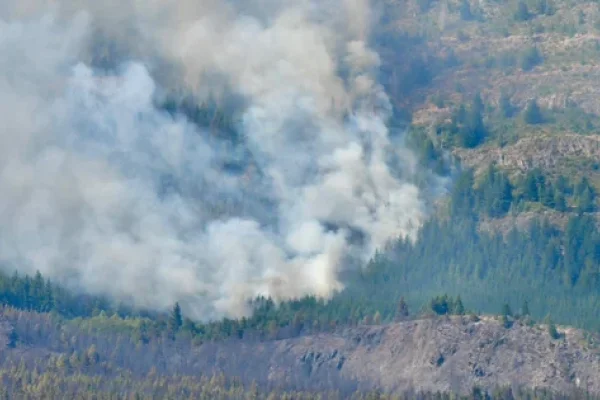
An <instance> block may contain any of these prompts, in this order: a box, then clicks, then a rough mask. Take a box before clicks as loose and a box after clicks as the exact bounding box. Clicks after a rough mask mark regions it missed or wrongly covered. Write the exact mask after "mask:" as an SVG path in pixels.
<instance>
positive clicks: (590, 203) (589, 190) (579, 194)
mask: <svg viewBox="0 0 600 400" xmlns="http://www.w3.org/2000/svg"><path fill="white" fill-rule="evenodd" d="M575 196H576V198H577V210H578V211H579V212H592V211H594V210H595V209H596V190H595V189H594V187H593V186H592V185H591V184H590V182H589V180H588V179H587V178H586V177H583V178H582V179H581V181H579V183H578V184H577V185H576V187H575Z"/></svg>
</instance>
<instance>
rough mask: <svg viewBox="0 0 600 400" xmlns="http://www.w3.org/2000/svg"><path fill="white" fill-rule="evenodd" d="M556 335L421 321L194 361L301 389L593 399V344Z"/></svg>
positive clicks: (598, 357) (202, 352)
mask: <svg viewBox="0 0 600 400" xmlns="http://www.w3.org/2000/svg"><path fill="white" fill-rule="evenodd" d="M559 332H561V338H559V339H552V338H551V337H550V335H549V333H548V332H547V330H546V328H545V327H544V326H527V325H525V324H523V323H521V322H518V321H516V322H514V323H513V325H512V326H511V327H510V328H506V327H505V326H503V325H502V324H501V323H500V321H499V320H497V319H495V318H490V317H484V318H482V319H481V320H479V321H473V320H471V319H470V318H468V317H452V318H438V319H424V320H417V321H407V322H402V323H397V324H392V325H385V326H362V327H356V328H348V329H345V330H343V331H340V332H338V333H335V334H318V335H314V336H305V337H301V338H294V339H286V340H279V341H273V342H267V343H261V344H254V345H241V344H236V345H228V346H223V345H220V346H218V345H205V346H202V347H201V348H200V349H199V350H198V353H197V354H196V357H197V358H196V359H197V360H204V361H207V360H213V361H214V364H213V365H215V366H216V368H217V370H220V371H222V372H225V373H239V372H243V374H244V375H247V372H249V371H248V370H245V369H246V368H250V371H252V378H253V379H256V380H257V381H262V382H264V383H271V384H275V383H277V384H284V385H285V384H288V385H293V386H304V387H309V388H327V387H328V388H332V387H334V388H339V387H350V386H352V387H358V388H361V389H369V388H374V387H378V388H381V389H384V390H386V391H391V392H403V391H405V390H410V389H415V390H424V391H454V392H462V393H466V392H469V391H470V390H471V389H472V388H473V386H475V385H477V386H479V387H483V388H490V389H493V388H494V387H496V386H507V385H509V386H525V387H530V388H535V387H545V388H550V389H552V390H556V391H560V392H568V391H570V390H572V389H574V388H576V387H579V388H582V389H587V390H589V391H591V392H595V393H600V352H598V351H597V350H596V349H595V348H594V346H595V342H594V340H597V339H594V338H593V337H591V336H589V335H588V334H586V333H584V332H582V331H579V330H575V329H570V328H568V329H560V328H559ZM242 364H243V365H242ZM244 370H245V371H244ZM247 377H248V378H250V376H248V375H247Z"/></svg>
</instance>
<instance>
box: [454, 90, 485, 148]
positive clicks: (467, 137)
mask: <svg viewBox="0 0 600 400" xmlns="http://www.w3.org/2000/svg"><path fill="white" fill-rule="evenodd" d="M483 112H484V104H483V101H482V100H481V96H480V95H479V94H477V95H476V96H475V97H474V99H473V103H472V104H471V107H469V109H468V110H467V108H466V107H465V106H464V105H461V106H460V107H459V108H458V109H457V110H456V112H455V113H454V115H453V117H452V122H451V126H450V127H449V130H450V132H451V133H452V134H453V135H454V137H455V138H456V139H455V140H456V144H457V145H459V146H462V147H466V148H473V147H476V146H478V145H480V144H481V143H483V142H484V141H485V138H486V137H487V134H488V131H487V128H486V127H485V124H484V122H483Z"/></svg>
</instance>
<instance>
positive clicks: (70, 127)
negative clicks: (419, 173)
mask: <svg viewBox="0 0 600 400" xmlns="http://www.w3.org/2000/svg"><path fill="white" fill-rule="evenodd" d="M374 21H375V15H374V14H373V13H371V12H370V5H369V3H368V1H367V0H362V1H361V0H314V1H309V0H244V1H241V0H240V1H224V0H214V1H213V0H143V1H142V0H119V1H115V0H108V1H95V0H62V1H59V0H57V1H50V0H46V1H44V0H4V1H3V2H2V5H0V54H1V55H2V57H0V107H1V108H0V109H1V110H2V123H1V124H0V140H1V142H0V260H1V262H2V266H3V268H5V269H6V270H7V271H8V272H11V271H13V270H14V269H17V270H19V271H21V272H27V273H32V272H34V271H35V270H39V271H41V272H42V274H44V275H45V276H48V277H50V278H51V279H53V280H55V281H57V282H60V283H63V284H66V285H67V286H69V287H74V288H78V289H83V290H85V291H86V292H89V293H99V294H107V295H110V296H111V297H113V298H116V299H120V300H126V301H132V302H134V304H136V305H138V306H144V307H152V308H157V309H161V308H166V307H170V306H171V305H172V304H173V303H174V302H175V301H177V300H179V301H181V302H182V304H183V306H184V307H185V311H186V313H187V314H188V315H190V316H193V317H197V318H208V317H216V316H219V315H232V316H237V315H240V314H243V313H244V312H246V310H245V307H244V304H245V300H246V299H248V298H250V297H254V296H256V295H260V294H262V295H271V296H274V297H277V298H286V297H293V296H300V295H303V294H309V293H313V294H318V295H324V296H326V295H328V294H330V293H331V292H332V290H334V289H336V288H340V283H339V282H338V280H337V277H338V272H339V269H340V268H342V267H344V265H347V263H348V262H350V261H349V259H348V257H350V258H352V259H356V258H357V257H358V258H359V259H360V260H361V261H363V262H364V261H365V260H366V259H367V258H368V257H370V256H371V255H372V254H373V252H374V251H375V249H376V248H377V247H380V246H382V245H383V244H385V242H386V241H387V240H388V239H390V238H394V237H396V236H404V235H414V234H415V233H416V230H417V229H418V228H419V226H420V223H421V220H422V218H423V216H424V207H423V204H422V201H421V199H420V195H419V191H418V189H417V187H416V186H414V185H413V184H411V183H409V181H408V177H410V176H411V174H413V173H414V171H415V168H416V161H415V160H414V158H413V157H412V155H411V154H410V152H408V151H407V150H406V149H403V148H401V147H399V146H392V144H391V141H390V138H389V135H388V130H387V128H386V119H387V118H388V117H389V115H390V104H389V101H388V99H387V97H386V95H385V93H384V92H383V90H382V88H381V86H380V85H379V84H377V82H376V81H375V74H376V72H377V67H378V65H379V63H380V59H379V57H378V55H377V54H376V53H375V52H374V51H372V50H371V49H370V48H369V34H370V29H369V28H370V26H372V23H373V22H374ZM107 49H108V50H110V51H108V52H107ZM184 95H186V96H187V95H191V96H192V97H193V98H194V100H195V101H196V102H197V104H202V103H203V102H204V101H206V100H207V99H208V98H209V96H211V98H215V99H217V102H222V103H223V104H228V107H230V109H231V113H232V115H235V116H237V119H236V121H237V122H238V124H239V126H238V129H239V131H240V132H241V133H242V134H243V139H240V140H238V141H237V142H235V143H233V142H231V141H228V140H226V139H225V138H224V136H223V135H221V136H219V135H215V134H214V133H212V132H209V131H208V130H207V129H203V128H201V127H199V126H198V125H197V124H194V123H192V122H191V121H190V120H188V119H186V117H185V116H184V115H183V114H181V113H169V112H167V111H165V109H164V108H163V107H161V104H162V103H164V101H165V98H166V96H171V97H173V96H184ZM232 160H234V161H235V162H234V161H232ZM236 162H237V163H238V164H239V165H240V166H242V167H241V168H240V169H241V170H240V171H238V170H235V169H234V168H227V167H226V166H227V165H231V164H232V163H234V164H235V163H236ZM390 165H393V166H394V167H393V168H392V167H390Z"/></svg>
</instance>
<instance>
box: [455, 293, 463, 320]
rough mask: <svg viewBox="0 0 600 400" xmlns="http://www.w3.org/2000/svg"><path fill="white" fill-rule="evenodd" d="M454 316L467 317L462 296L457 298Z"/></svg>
mask: <svg viewBox="0 0 600 400" xmlns="http://www.w3.org/2000/svg"><path fill="white" fill-rule="evenodd" d="M454 314H456V315H465V306H464V305H463V302H462V300H461V298H460V296H457V297H456V301H455V302H454Z"/></svg>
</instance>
